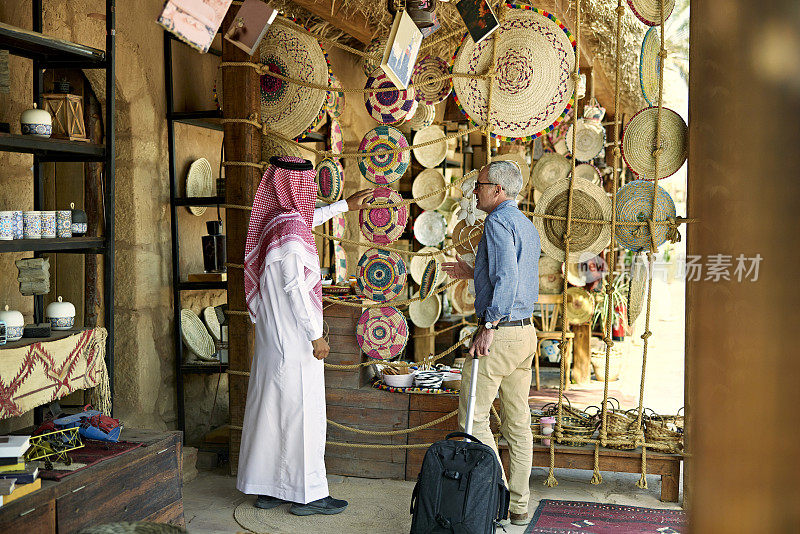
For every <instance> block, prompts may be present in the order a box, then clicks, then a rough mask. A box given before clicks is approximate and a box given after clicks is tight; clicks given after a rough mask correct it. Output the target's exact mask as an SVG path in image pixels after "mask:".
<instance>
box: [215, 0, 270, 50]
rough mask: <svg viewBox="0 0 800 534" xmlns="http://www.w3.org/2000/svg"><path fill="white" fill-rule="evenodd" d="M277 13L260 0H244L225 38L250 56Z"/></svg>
mask: <svg viewBox="0 0 800 534" xmlns="http://www.w3.org/2000/svg"><path fill="white" fill-rule="evenodd" d="M277 15H278V11H277V10H275V9H274V8H273V7H272V6H271V5H269V4H267V3H265V2H263V1H262V0H244V3H242V7H240V8H239V11H238V12H237V13H236V16H235V17H234V18H233V24H231V27H230V28H228V31H227V32H226V33H225V39H227V40H228V41H229V42H230V43H232V44H233V45H234V46H237V47H239V48H241V49H242V50H244V51H245V52H247V54H248V55H250V56H252V55H253V52H255V51H256V48H258V44H259V43H260V42H261V39H263V38H264V35H265V34H266V33H267V30H268V29H269V26H270V24H272V21H273V20H275V17H276V16H277Z"/></svg>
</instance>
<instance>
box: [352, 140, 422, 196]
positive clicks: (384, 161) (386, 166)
mask: <svg viewBox="0 0 800 534" xmlns="http://www.w3.org/2000/svg"><path fill="white" fill-rule="evenodd" d="M398 149H408V141H406V138H405V136H403V134H402V133H401V132H400V130H398V129H397V128H394V127H392V126H378V127H376V128H373V129H372V130H370V131H368V132H367V134H366V135H365V136H364V138H363V139H362V140H361V144H360V145H359V146H358V151H359V152H362V153H365V154H369V153H370V152H378V151H381V150H398ZM410 160H411V155H410V154H409V153H408V150H403V151H402V152H397V153H394V154H379V155H371V156H368V157H364V158H359V160H358V168H359V169H360V170H361V174H363V175H364V178H366V179H367V180H369V181H370V182H372V183H373V184H378V185H385V184H391V183H392V182H395V181H397V180H399V179H400V178H401V177H402V176H403V174H404V173H405V172H406V169H407V168H408V163H409V161H410Z"/></svg>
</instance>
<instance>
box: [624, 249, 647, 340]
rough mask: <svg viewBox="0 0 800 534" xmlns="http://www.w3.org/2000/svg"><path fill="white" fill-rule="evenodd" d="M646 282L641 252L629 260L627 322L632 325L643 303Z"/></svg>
mask: <svg viewBox="0 0 800 534" xmlns="http://www.w3.org/2000/svg"><path fill="white" fill-rule="evenodd" d="M646 283H647V264H645V262H644V258H643V256H642V255H641V254H636V255H634V256H633V259H632V260H631V276H630V281H629V282H628V306H627V308H628V324H629V325H633V323H634V322H635V321H636V318H637V317H639V314H640V313H642V307H643V305H644V293H645V284H646Z"/></svg>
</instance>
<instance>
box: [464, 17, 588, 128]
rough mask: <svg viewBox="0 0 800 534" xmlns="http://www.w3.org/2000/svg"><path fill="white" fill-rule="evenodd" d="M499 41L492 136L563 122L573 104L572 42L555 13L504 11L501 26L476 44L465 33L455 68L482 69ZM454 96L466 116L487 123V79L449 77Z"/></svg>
mask: <svg viewBox="0 0 800 534" xmlns="http://www.w3.org/2000/svg"><path fill="white" fill-rule="evenodd" d="M495 39H496V40H497V46H496V58H497V68H496V72H497V76H496V77H495V78H494V80H493V81H492V83H493V87H492V102H491V109H492V111H491V117H490V119H489V123H490V125H491V128H492V135H493V136H497V137H501V138H504V139H507V140H513V139H533V138H535V137H538V136H539V135H541V134H543V133H545V132H546V131H548V130H549V129H551V127H553V126H554V125H556V124H558V123H559V122H561V120H562V119H563V116H564V113H566V111H568V110H569V109H570V108H571V107H572V104H573V92H574V86H575V84H574V83H573V82H572V79H571V74H572V71H573V70H574V66H575V48H574V46H575V42H574V40H573V38H572V35H571V34H570V33H569V31H568V30H567V29H566V27H565V26H564V25H563V24H561V22H560V21H558V20H557V19H556V18H555V17H554V16H552V15H550V14H548V13H546V12H544V11H539V10H537V9H535V8H529V6H524V7H519V8H515V9H507V10H506V18H505V20H503V21H502V22H501V23H500V27H499V28H498V29H497V30H495V32H494V33H493V34H492V35H491V36H490V37H488V38H486V39H484V40H482V41H481V42H480V43H478V44H477V45H476V44H475V43H474V42H473V41H472V38H471V37H469V36H468V35H467V36H465V38H464V40H463V42H462V44H461V47H460V48H459V50H458V52H456V56H455V59H454V61H453V72H455V73H467V74H478V75H483V74H485V73H486V72H487V71H488V70H489V68H490V63H491V60H492V48H493V46H494V41H495ZM453 87H454V89H455V93H456V100H457V102H458V105H459V107H460V108H461V110H462V111H463V112H464V113H465V114H466V115H467V116H468V117H469V118H470V120H471V121H472V122H473V123H475V124H477V125H478V126H480V127H482V128H483V127H485V125H486V117H487V108H488V100H489V82H487V81H486V80H483V79H474V78H460V77H459V78H453Z"/></svg>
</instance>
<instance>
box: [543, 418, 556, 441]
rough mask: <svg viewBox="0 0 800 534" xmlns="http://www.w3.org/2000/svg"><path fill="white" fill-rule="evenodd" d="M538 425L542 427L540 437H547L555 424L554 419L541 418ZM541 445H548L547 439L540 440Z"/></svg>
mask: <svg viewBox="0 0 800 534" xmlns="http://www.w3.org/2000/svg"><path fill="white" fill-rule="evenodd" d="M539 423H540V424H541V425H542V435H543V436H549V435H550V434H552V433H553V428H554V427H555V424H556V418H555V417H542V418H541V419H539ZM542 445H550V440H549V439H547V438H543V439H542Z"/></svg>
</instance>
